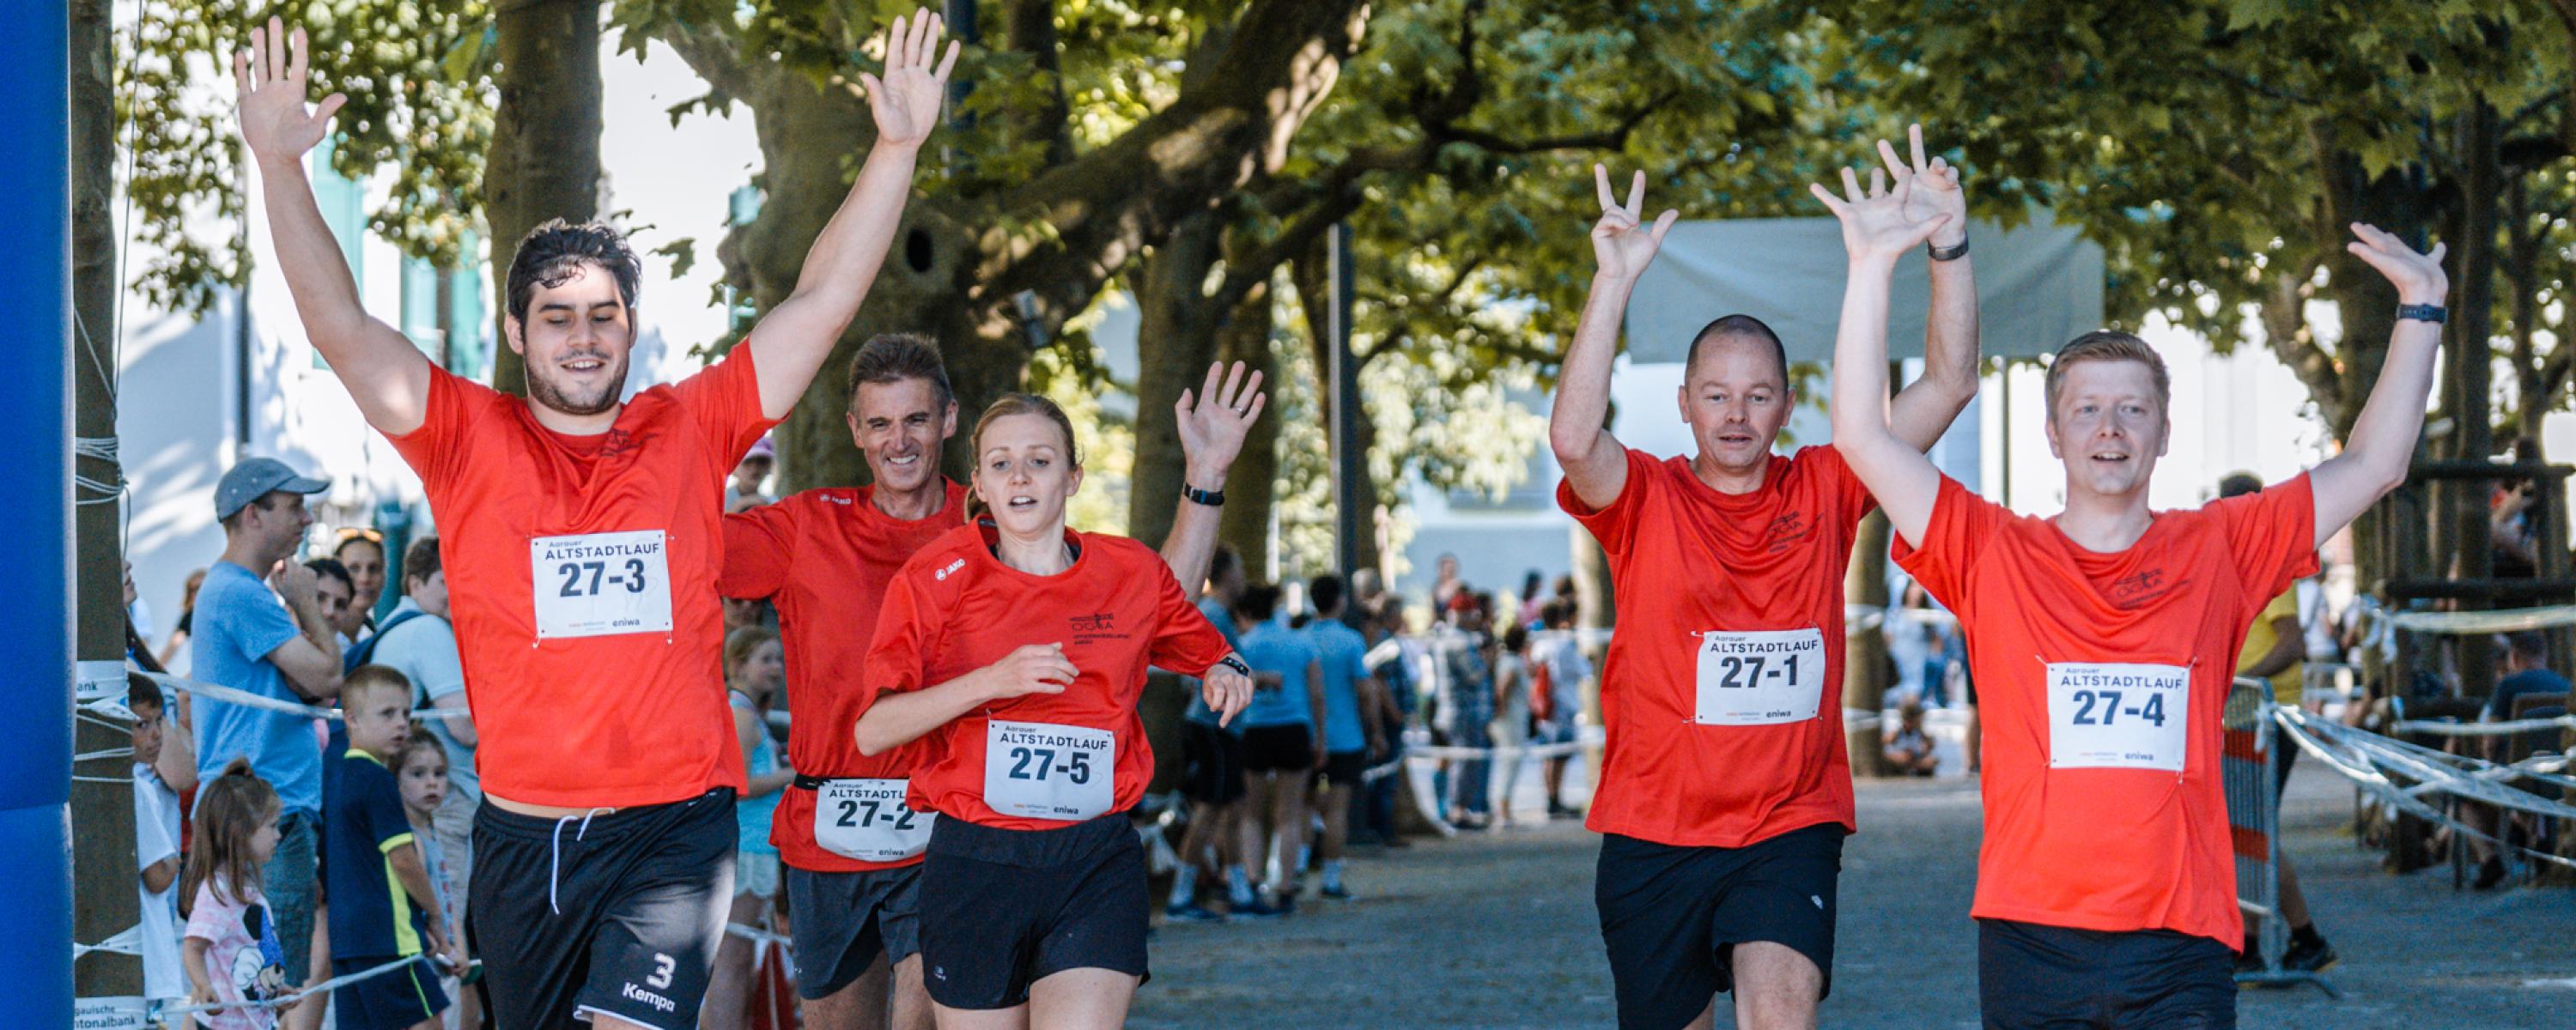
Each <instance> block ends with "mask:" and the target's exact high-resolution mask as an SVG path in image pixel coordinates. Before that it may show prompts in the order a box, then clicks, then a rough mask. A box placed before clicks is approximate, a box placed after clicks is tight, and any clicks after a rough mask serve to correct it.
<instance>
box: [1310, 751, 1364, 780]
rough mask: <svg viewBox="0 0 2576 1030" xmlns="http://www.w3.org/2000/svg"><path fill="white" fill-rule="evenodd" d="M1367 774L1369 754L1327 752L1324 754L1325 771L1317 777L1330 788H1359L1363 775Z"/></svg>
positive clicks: (1359, 752)
mask: <svg viewBox="0 0 2576 1030" xmlns="http://www.w3.org/2000/svg"><path fill="white" fill-rule="evenodd" d="M1367 772H1368V752H1366V751H1327V752H1325V753H1324V768H1323V771H1322V772H1319V773H1317V774H1316V775H1317V776H1318V777H1320V778H1321V779H1322V780H1323V781H1324V783H1325V784H1327V785H1329V786H1335V787H1345V786H1347V787H1357V786H1359V785H1360V777H1361V775H1362V774H1364V773H1367Z"/></svg>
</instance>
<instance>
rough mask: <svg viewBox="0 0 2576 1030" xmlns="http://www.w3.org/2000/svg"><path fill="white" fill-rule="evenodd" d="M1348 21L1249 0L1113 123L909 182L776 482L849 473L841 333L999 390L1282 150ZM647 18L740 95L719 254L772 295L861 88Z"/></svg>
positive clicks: (1325, 81)
mask: <svg viewBox="0 0 2576 1030" xmlns="http://www.w3.org/2000/svg"><path fill="white" fill-rule="evenodd" d="M1015 17H1016V15H1015ZM1011 24H1012V25H1013V26H1014V28H1013V38H1014V39H1015V40H1018V41H1019V45H1025V46H1034V47H1039V48H1042V49H1044V48H1052V47H1053V46H1055V45H1056V44H1053V43H1051V42H1049V41H1048V40H1047V36H1048V34H1047V33H1036V32H1032V31H1022V30H1024V29H1030V28H1032V26H1031V25H1030V23H1027V22H1025V21H1014V22H1011ZM1365 24H1366V14H1365V9H1364V8H1363V7H1362V5H1361V4H1360V3H1359V2H1358V0H1330V2H1326V0H1255V2H1253V3H1249V4H1246V5H1243V9H1242V13H1241V14H1240V15H1238V16H1237V18H1236V20H1235V22H1234V24H1233V25H1232V26H1230V27H1228V28H1227V29H1225V30H1223V31H1222V32H1219V33H1215V34H1212V35H1211V36H1210V38H1209V40H1208V41H1207V42H1206V44H1205V45H1204V46H1203V47H1202V48H1201V49H1200V51H1199V55H1200V57H1201V58H1202V59H1198V60H1193V61H1191V62H1190V71H1191V73H1192V74H1191V75H1190V76H1188V77H1186V78H1185V80H1184V82H1183V83H1182V88H1181V91H1180V93H1179V95H1178V96H1176V97H1174V98H1173V100H1172V101H1171V102H1170V103H1169V104H1167V105H1165V106H1164V107H1163V108H1162V109H1160V110H1158V111H1156V112H1154V113H1153V114H1152V115H1149V116H1147V117H1146V118H1145V119H1143V120H1142V121H1140V122H1139V123H1137V124H1136V125H1135V126H1134V127H1132V128H1130V129H1129V130H1128V131H1126V132H1125V133H1123V134H1121V135H1120V136H1118V137H1117V138H1115V139H1113V140H1110V141H1108V142H1107V143H1105V144H1102V145H1101V146H1098V147H1095V148H1093V149H1091V150H1089V151H1087V152H1085V153H1083V154H1082V155H1081V156H1079V157H1075V158H1073V159H1071V160H1067V161H1063V162H1061V163H1058V164H1054V165H1052V166H1049V167H1047V168H1044V169H1040V170H1038V171H1037V172H1036V173H1035V174H1033V175H1031V176H1029V177H1028V178H1027V179H1026V180H1025V181H1023V182H1020V183H1018V184H1016V185H1012V186H1010V187H1008V188H1006V189H1000V190H999V191H998V192H992V191H989V190H988V191H985V192H984V193H978V192H977V190H978V189H981V187H977V186H969V187H967V188H966V191H965V193H966V195H959V194H957V193H953V192H952V193H948V194H942V195H937V196H935V197H934V198H931V199H921V198H916V199H915V200H914V202H913V203H911V204H910V205H908V207H907V209H906V211H905V217H904V225H903V226H902V228H901V229H900V230H899V232H898V235H897V237H896V241H895V251H894V255H893V256H892V259H891V260H889V261H887V262H886V265H885V269H884V271H883V272H881V273H880V274H879V275H878V278H877V282H876V283H875V284H874V285H873V286H872V287H871V290H870V293H869V295H868V301H867V303H866V304H864V305H862V307H861V308H860V311H859V315H858V318H857V320H856V321H855V322H854V323H853V324H852V326H851V328H850V331H849V332H848V333H846V334H844V336H843V338H842V341H841V342H842V347H841V348H840V349H839V350H837V351H836V352H835V354H834V355H833V357H832V358H831V359H830V361H828V362H827V363H826V364H825V365H824V367H823V370H822V372H821V373H820V374H819V375H817V376H816V378H815V386H814V387H813V388H812V389H809V390H808V391H807V393H806V395H805V397H804V398H803V401H804V403H800V404H798V405H797V408H796V411H795V413H794V414H793V415H792V416H790V418H789V420H788V422H787V424H786V426H785V427H784V428H783V430H782V439H781V447H780V450H781V451H782V452H783V454H782V458H781V466H782V468H781V478H782V481H783V484H784V485H785V486H786V487H787V488H789V489H800V488H804V487H809V486H816V485H824V484H834V483H850V482H857V481H858V480H859V478H860V476H861V474H862V463H861V461H860V460H859V456H858V454H857V453H856V451H855V450H854V449H852V448H851V447H850V446H849V445H848V444H847V443H846V435H845V433H844V432H843V430H841V429H840V427H839V426H840V414H841V409H842V405H841V401H840V397H839V393H840V384H841V380H842V378H843V376H844V375H845V374H846V373H845V369H846V368H847V362H848V360H849V351H850V346H849V345H850V344H851V343H852V341H856V340H863V339H865V338H867V337H868V336H870V335H872V334H874V333H877V332H881V331H887V330H893V329H905V330H912V331H920V332H925V333H927V334H928V335H930V336H931V337H932V338H933V339H936V340H938V341H939V342H940V345H941V347H942V348H943V350H944V352H945V358H946V361H947V366H948V377H949V381H950V384H951V385H952V386H954V387H955V389H956V393H957V401H958V406H959V414H960V418H961V421H964V422H967V423H969V424H971V423H972V421H973V420H974V418H975V417H976V416H977V415H978V414H980V413H981V411H982V409H983V408H984V406H985V405H986V404H987V403H989V402H990V401H991V399H992V398H993V397H995V396H996V395H998V394H1001V393H1004V392H1008V391H1013V390H1017V389H1019V388H1020V383H1021V377H1022V373H1023V371H1024V370H1025V368H1026V366H1027V363H1028V353H1029V350H1030V349H1031V348H1032V347H1036V346H1043V345H1045V344H1046V343H1048V342H1049V341H1048V340H1047V337H1048V336H1049V335H1051V334H1052V333H1054V332H1055V331H1056V330H1057V328H1059V327H1060V326H1062V325H1063V324H1064V321H1065V320H1066V319H1068V318H1071V317H1073V316H1075V315H1077V314H1080V313H1081V312H1082V310H1083V309H1084V308H1085V307H1087V306H1088V305H1089V304H1090V303H1091V300H1092V299H1093V298H1094V297H1095V296H1097V295H1098V293H1099V291H1100V289H1101V288H1102V286H1103V284H1105V283H1106V282H1107V281H1108V280H1109V279H1110V278H1111V277H1112V276H1114V275H1117V274H1119V273H1120V272H1121V271H1122V270H1123V269H1124V268H1125V267H1126V266H1127V264H1128V262H1129V261H1130V260H1131V259H1132V258H1133V257H1134V255H1136V254H1138V253H1140V252H1142V251H1143V250H1145V249H1147V248H1150V247H1153V246H1155V245H1157V244H1159V243H1161V242H1162V241H1163V240H1164V239H1165V238H1166V237H1168V236H1169V235H1170V234H1171V233H1172V231H1173V230H1174V227H1176V226H1178V225H1179V224H1180V223H1181V222H1183V221H1184V220H1186V219H1188V218H1190V217H1192V216H1193V215H1195V214H1197V213H1199V212H1202V211H1205V210H1206V209H1208V208H1209V207H1211V206H1212V205H1215V204H1217V203H1218V202H1220V201H1221V200H1222V199H1223V198H1225V197H1227V196H1229V195H1231V194H1233V193H1234V192H1235V191H1236V190H1237V189H1239V188H1240V187H1241V186H1242V185H1243V184H1244V183H1245V182H1246V181H1247V180H1249V179H1250V178H1251V177H1252V176H1253V175H1254V174H1256V173H1257V172H1259V171H1261V170H1264V169H1275V168H1277V167H1278V165H1279V164H1280V163H1281V162H1283V161H1285V160H1286V146H1287V144H1288V141H1289V140H1290V139H1292V138H1293V137H1294V135H1295V132H1296V129H1297V128H1298V127H1299V126H1300V125H1302V124H1303V123H1304V121H1305V119H1306V118H1307V117H1308V116H1309V115H1311V114H1312V113H1313V111H1314V109H1315V107H1316V106H1317V105H1319V104H1320V103H1321V102H1322V100H1323V98H1324V96H1325V95H1326V94H1327V93H1329V91H1330V90H1331V88H1332V84H1333V82H1334V80H1335V78H1336V77H1337V76H1338V74H1339V67H1340V61H1341V59H1342V57H1343V56H1345V55H1347V54H1348V53H1350V52H1351V50H1352V49H1353V48H1354V47H1355V46H1356V45H1357V42H1358V34H1359V32H1360V30H1361V29H1362V28H1363V26H1364V25H1365ZM658 31H659V32H660V34H661V38H663V39H664V40H665V41H666V42H669V43H670V44H672V46H673V47H674V48H675V49H677V50H678V51H679V52H680V54H681V56H682V57H683V58H684V59H686V60H688V61H689V63H690V65H691V67H693V68H695V69H696V70H697V71H698V73H699V75H700V76H701V77H703V78H705V79H706V80H707V81H708V82H709V83H710V84H711V85H713V86H715V87H716V88H717V89H718V90H719V91H720V92H722V93H724V94H726V95H728V96H730V97H733V98H736V99H739V100H742V101H744V102H745V103H747V104H749V105H750V107H751V109H752V112H753V115H754V118H755V121H756V123H757V128H758V132H759V137H760V147H761V153H762V155H763V157H764V158H765V159H766V161H767V167H766V169H765V170H764V171H763V173H762V175H761V177H760V180H759V185H760V186H761V187H762V189H763V190H764V191H765V194H766V196H765V199H764V201H763V204H762V207H761V213H760V217H758V218H757V219H755V220H754V221H753V223H752V224H751V225H749V226H744V227H739V228H737V229H736V230H735V231H734V232H733V233H732V234H730V235H728V237H727V239H726V246H725V248H724V250H725V251H727V253H726V254H725V261H726V265H727V272H728V275H729V277H731V278H733V279H734V280H736V281H740V282H744V283H747V284H748V286H749V288H750V291H751V293H752V296H753V299H754V300H755V301H756V302H757V303H758V304H759V305H760V306H761V307H763V308H766V307H769V306H771V305H774V304H776V303H777V302H778V300H779V299H781V298H783V297H785V296H786V295H787V292H788V291H789V290H790V289H792V288H793V286H794V283H795V272H796V270H797V269H798V268H799V267H800V266H801V265H802V263H803V260H804V255H805V251H806V249H807V248H808V247H810V246H811V245H812V243H813V240H814V238H815V235H816V233H817V232H819V231H820V230H821V228H822V226H823V224H824V222H825V220H827V219H828V218H829V217H830V215H831V213H832V211H833V210H835V209H836V208H837V207H838V205H839V204H840V203H841V201H842V200H843V199H844V197H845V196H846V195H847V193H848V189H849V182H850V179H849V172H848V171H846V170H845V169H846V168H847V167H848V166H849V165H852V164H854V163H855V162H853V161H851V160H850V159H851V157H852V156H853V155H857V154H864V153H865V152H866V147H867V145H868V144H869V142H870V141H871V140H872V139H873V132H872V123H871V122H870V121H869V119H868V118H867V112H866V107H865V105H864V102H862V101H860V100H859V99H858V98H856V97H855V96H853V95H851V94H850V92H848V91H847V90H845V89H842V88H841V87H840V86H839V85H838V84H831V85H823V86H818V85H816V84H815V83H813V81H812V80H810V79H805V78H802V77H801V76H800V73H798V72H794V71H790V70H787V69H785V68H784V67H783V66H781V65H779V64H777V63H774V62H771V61H769V60H767V59H766V57H765V56H764V57H759V58H755V57H753V56H750V55H746V54H742V53H740V52H739V45H740V44H741V42H742V40H741V39H740V38H739V37H738V35H737V34H734V33H731V32H729V31H726V30H722V29H710V28H703V27H696V26H691V25H687V24H681V23H678V22H671V23H666V24H664V25H663V26H662V27H661V28H660V29H659V30H658ZM1048 64H1049V62H1046V61H1041V66H1042V67H1043V66H1047V65H1048ZM1049 131H1052V130H1049ZM1030 226H1040V227H1042V228H1043V230H1044V231H1042V232H1033V231H1031V230H1030V228H1029V227H1030ZM818 401H819V402H820V403H817V402H818ZM965 436H966V434H962V433H961V434H960V437H959V438H958V439H955V440H952V441H951V442H950V444H949V447H948V448H947V451H946V454H945V460H944V461H943V463H942V464H943V467H944V468H945V470H946V471H947V472H948V473H949V474H950V475H952V476H961V477H962V476H963V475H964V474H965V473H966V472H967V469H968V462H967V460H966V447H967V441H966V439H965Z"/></svg>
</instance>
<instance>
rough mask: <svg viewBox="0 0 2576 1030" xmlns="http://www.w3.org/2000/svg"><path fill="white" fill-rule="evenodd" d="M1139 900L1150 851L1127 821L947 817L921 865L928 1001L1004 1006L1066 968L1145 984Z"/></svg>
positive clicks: (1022, 999) (1117, 815) (1114, 816)
mask: <svg viewBox="0 0 2576 1030" xmlns="http://www.w3.org/2000/svg"><path fill="white" fill-rule="evenodd" d="M1145 893H1146V891H1145V848H1144V846H1143V845H1142V844H1139V843H1138V842H1137V840H1136V830H1135V829H1134V828H1133V827H1132V826H1130V825H1129V824H1128V822H1127V815H1126V813H1123V812H1112V813H1110V814H1108V815H1104V816H1101V817H1099V818H1096V819H1092V820H1090V821H1088V822H1081V823H1073V824H1069V825H1067V826H1065V827H1064V828H1063V829H1060V830H998V829H994V828H992V827H989V826H978V825H975V824H974V823H970V822H967V821H965V820H963V819H948V818H942V819H940V820H939V821H938V822H937V823H935V824H933V825H932V826H931V829H930V854H929V856H928V857H927V858H925V859H923V861H922V863H921V958H922V963H923V969H922V980H923V981H924V982H925V983H927V984H928V986H929V987H930V1000H932V1001H935V1002H938V1003H939V1004H942V1005H945V1006H948V1007H949V1008H952V1009H1006V1008H1011V1007H1013V1006H1017V1005H1023V1004H1027V1002H1028V1000H1029V985H1030V984H1033V983H1036V982H1037V981H1039V980H1041V979H1044V978H1045V977H1046V976H1048V975H1049V974H1053V973H1061V972H1064V971H1065V970H1068V969H1107V970H1110V971H1112V972H1119V973H1126V974H1129V975H1131V976H1136V977H1145V976H1147V975H1148V974H1147V970H1146V965H1145V929H1146V926H1145V923H1146V917H1145V912H1146V908H1147V903H1146V898H1145Z"/></svg>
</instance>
